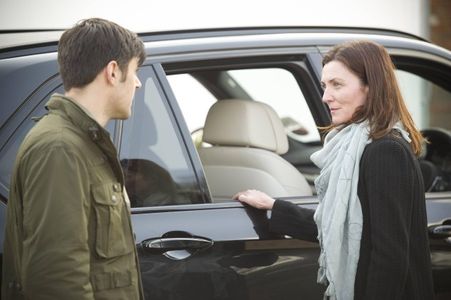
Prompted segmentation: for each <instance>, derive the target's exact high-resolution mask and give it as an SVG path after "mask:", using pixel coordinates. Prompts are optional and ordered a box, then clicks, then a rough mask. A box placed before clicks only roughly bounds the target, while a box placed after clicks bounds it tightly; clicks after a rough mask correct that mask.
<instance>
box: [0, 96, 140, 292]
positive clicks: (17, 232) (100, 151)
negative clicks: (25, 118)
mask: <svg viewBox="0 0 451 300" xmlns="http://www.w3.org/2000/svg"><path fill="white" fill-rule="evenodd" d="M47 109H48V110H49V113H48V115H46V116H44V117H43V118H42V119H41V120H40V121H39V122H38V123H37V124H36V126H35V127H34V128H33V129H32V130H31V131H30V132H29V134H28V135H27V136H26V138H25V140H24V142H23V144H22V145H21V147H20V149H19V152H18V156H17V160H16V165H15V167H14V171H13V175H12V181H11V190H10V196H9V202H8V213H7V226H6V234H5V244H4V255H3V279H2V282H3V286H2V299H28V298H32V299H66V300H67V299H77V300H82V299H140V298H142V288H141V280H140V272H139V263H138V261H137V254H136V248H135V242H134V238H133V232H132V227H131V218H130V211H129V207H128V204H127V203H126V199H127V197H126V194H125V191H124V178H123V173H122V170H121V167H120V164H119V161H118V159H117V152H116V149H115V147H114V145H113V143H112V142H111V139H110V137H109V134H108V132H107V131H106V130H105V129H104V128H102V127H101V126H100V125H99V124H98V123H97V122H96V121H95V120H93V119H92V118H91V117H90V116H89V115H88V114H87V113H86V112H85V111H84V110H83V109H82V108H81V107H79V106H78V105H77V104H75V103H74V102H73V101H71V100H70V99H68V98H65V97H64V96H62V95H57V94H56V95H53V96H52V97H51V99H50V101H49V102H48V103H47Z"/></svg>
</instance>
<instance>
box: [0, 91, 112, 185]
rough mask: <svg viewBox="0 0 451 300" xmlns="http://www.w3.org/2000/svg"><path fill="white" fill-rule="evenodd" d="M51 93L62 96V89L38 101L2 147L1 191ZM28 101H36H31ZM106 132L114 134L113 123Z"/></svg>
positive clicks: (43, 111) (110, 123) (7, 183)
mask: <svg viewBox="0 0 451 300" xmlns="http://www.w3.org/2000/svg"><path fill="white" fill-rule="evenodd" d="M53 93H60V94H63V93H64V90H63V87H62V86H60V87H59V88H57V89H56V90H54V91H52V92H51V93H50V94H48V95H47V96H46V97H45V98H43V99H40V101H38V105H37V106H36V107H35V108H34V109H33V110H32V111H31V112H30V113H29V114H28V116H27V117H26V118H25V119H24V120H23V122H22V123H21V124H20V126H19V127H18V128H17V129H16V130H15V131H14V134H13V136H12V137H11V138H10V139H9V142H8V143H7V144H6V145H5V147H3V149H2V150H1V152H0V165H1V166H2V167H1V168H0V184H1V185H2V189H4V190H9V184H10V180H11V173H12V170H13V166H14V162H15V160H16V155H17V151H18V149H19V147H20V145H21V144H22V141H23V139H24V138H25V136H26V135H27V133H28V131H30V129H31V128H32V127H33V126H34V125H35V124H36V121H37V119H39V118H40V117H42V116H44V115H45V114H46V113H47V110H46V109H45V104H46V103H47V101H48V100H49V97H50V95H51V94H53ZM29 101H36V100H35V99H31V100H29ZM107 130H108V132H109V133H110V134H113V132H114V122H108V124H107Z"/></svg>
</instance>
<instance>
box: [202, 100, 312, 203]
mask: <svg viewBox="0 0 451 300" xmlns="http://www.w3.org/2000/svg"><path fill="white" fill-rule="evenodd" d="M203 141H204V142H206V143H209V144H211V145H212V146H211V147H205V148H200V149H199V156H200V159H201V161H202V164H203V167H204V171H205V175H206V177H207V182H208V185H209V187H210V192H211V194H212V197H213V200H214V201H223V200H230V199H231V197H232V196H233V195H234V194H235V193H237V192H239V191H242V190H247V189H257V190H260V191H263V192H265V193H267V194H268V195H270V196H272V197H287V196H307V195H312V189H311V188H310V186H309V184H308V183H307V180H306V179H305V178H304V176H303V175H302V174H301V173H300V172H299V171H298V170H297V169H296V168H295V167H294V166H293V165H291V164H290V163H289V162H288V161H286V160H285V159H283V158H282V157H281V156H280V154H284V153H286V152H287V151H288V139H287V135H286V132H285V130H284V127H283V124H282V122H281V120H280V118H279V117H278V115H277V113H276V112H275V111H274V109H273V108H271V107H270V106H268V105H266V104H264V103H261V102H257V101H250V100H239V99H229V100H221V101H218V102H216V103H215V104H214V105H213V106H212V107H211V108H210V110H209V112H208V115H207V120H206V122H205V127H204V133H203Z"/></svg>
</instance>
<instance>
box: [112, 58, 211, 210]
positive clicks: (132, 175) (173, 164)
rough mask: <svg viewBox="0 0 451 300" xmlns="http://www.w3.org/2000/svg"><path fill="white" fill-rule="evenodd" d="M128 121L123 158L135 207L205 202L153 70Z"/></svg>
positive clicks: (145, 75)
mask: <svg viewBox="0 0 451 300" xmlns="http://www.w3.org/2000/svg"><path fill="white" fill-rule="evenodd" d="M139 78H140V79H141V81H142V84H143V86H142V88H141V89H139V90H138V91H137V92H136V95H135V101H134V104H133V113H132V116H131V118H130V119H129V120H127V121H125V122H124V127H123V133H122V143H121V151H120V152H121V153H120V159H121V164H122V167H123V170H124V174H125V179H126V188H127V192H128V194H129V197H130V201H131V204H132V207H143V206H160V205H173V204H187V203H198V202H202V200H201V199H202V198H201V196H200V195H199V188H198V184H197V180H196V177H195V175H194V171H193V167H192V165H191V162H190V159H189V156H188V155H187V151H186V149H185V147H184V143H183V140H182V138H181V136H180V133H179V130H178V127H177V123H176V122H175V120H174V118H173V115H172V113H171V111H170V108H169V106H168V104H167V102H166V101H165V98H164V97H163V96H162V91H161V89H160V87H159V85H158V84H157V81H156V80H155V79H154V73H153V71H152V69H151V68H150V67H148V68H146V67H144V68H142V69H141V70H140V74H139Z"/></svg>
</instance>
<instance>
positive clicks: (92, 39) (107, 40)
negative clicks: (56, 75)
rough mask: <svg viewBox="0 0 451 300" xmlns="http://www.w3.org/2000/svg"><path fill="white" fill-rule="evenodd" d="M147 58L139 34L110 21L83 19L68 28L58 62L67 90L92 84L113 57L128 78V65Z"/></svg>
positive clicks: (62, 37) (139, 62)
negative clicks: (135, 59) (134, 60)
mask: <svg viewBox="0 0 451 300" xmlns="http://www.w3.org/2000/svg"><path fill="white" fill-rule="evenodd" d="M135 57H136V58H138V66H140V65H141V64H142V63H143V62H144V59H145V57H146V54H145V51H144V45H143V42H142V41H141V40H140V39H139V38H138V36H137V35H136V33H133V32H131V31H130V30H127V29H125V28H123V27H121V26H119V25H117V24H116V23H113V22H111V21H108V20H104V19H99V18H92V19H86V20H82V21H80V22H79V23H77V25H75V26H74V27H72V28H71V29H68V30H66V31H65V32H64V33H63V35H62V36H61V38H60V40H59V44H58V63H59V68H60V74H61V77H62V79H63V84H64V89H65V90H66V91H68V90H70V89H71V88H74V87H83V86H85V85H87V84H89V83H91V82H92V81H93V80H94V79H95V77H96V76H97V74H99V72H100V71H101V70H102V69H103V68H105V66H106V65H107V64H108V63H109V62H110V61H112V60H115V61H116V62H117V63H118V66H119V68H120V70H121V72H122V73H123V74H124V75H123V78H122V80H125V76H126V74H127V68H128V64H129V63H130V61H131V60H132V59H133V58H135Z"/></svg>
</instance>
